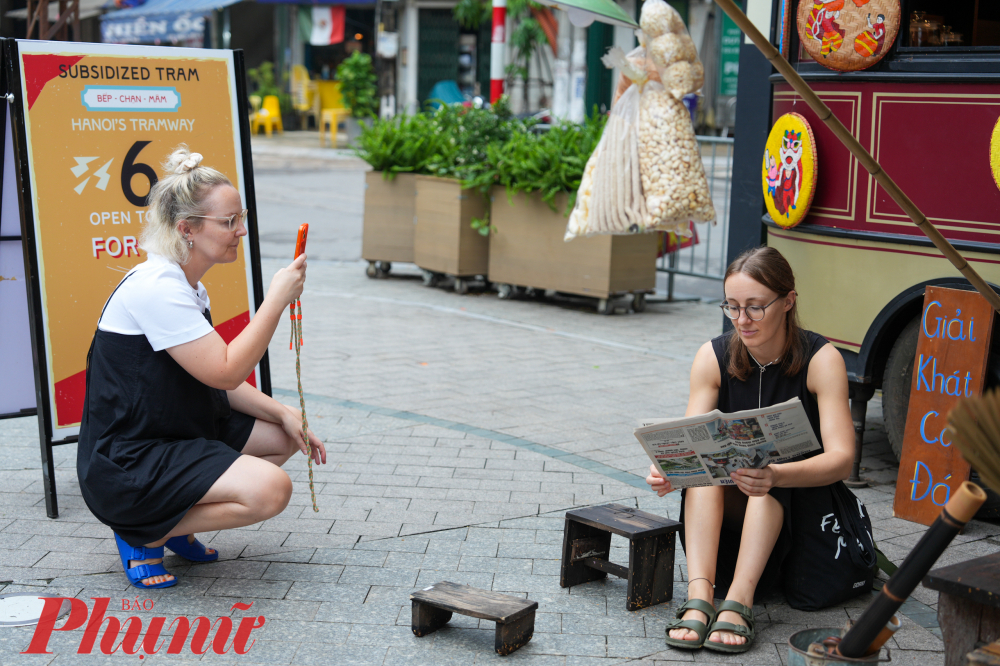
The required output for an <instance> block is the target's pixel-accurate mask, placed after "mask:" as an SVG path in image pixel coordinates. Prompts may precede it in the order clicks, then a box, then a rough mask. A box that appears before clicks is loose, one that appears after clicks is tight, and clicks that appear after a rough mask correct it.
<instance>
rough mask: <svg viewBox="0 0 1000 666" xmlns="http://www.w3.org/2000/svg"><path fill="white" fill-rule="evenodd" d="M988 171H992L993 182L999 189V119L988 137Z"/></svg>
mask: <svg viewBox="0 0 1000 666" xmlns="http://www.w3.org/2000/svg"><path fill="white" fill-rule="evenodd" d="M990 169H992V170H993V182H994V183H996V184H997V187H1000V119H998V120H997V124H996V126H994V128H993V136H992V137H990Z"/></svg>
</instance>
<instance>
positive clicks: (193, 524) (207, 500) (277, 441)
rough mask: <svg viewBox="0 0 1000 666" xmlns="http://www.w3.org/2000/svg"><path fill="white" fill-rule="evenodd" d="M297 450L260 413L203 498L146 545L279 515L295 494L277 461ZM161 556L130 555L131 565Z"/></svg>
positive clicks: (162, 578)
mask: <svg viewBox="0 0 1000 666" xmlns="http://www.w3.org/2000/svg"><path fill="white" fill-rule="evenodd" d="M298 450H299V449H298V446H296V445H295V442H294V441H293V440H292V439H291V438H289V437H288V436H287V435H285V431H284V430H282V429H281V426H279V425H277V424H274V423H270V422H268V421H261V420H260V419H257V421H256V423H254V426H253V431H251V433H250V439H248V440H247V443H246V445H245V446H244V447H243V452H242V453H243V455H242V456H240V457H239V458H237V459H236V461H235V462H234V463H233V464H232V465H231V466H230V467H229V469H228V470H226V471H225V473H223V475H222V476H220V477H219V478H218V480H217V481H216V482H215V483H214V484H212V487H211V488H209V490H208V492H207V493H205V496H204V497H202V498H201V501H199V502H198V503H197V504H196V505H194V506H193V507H191V509H190V510H189V511H188V512H187V514H185V516H184V517H183V518H182V519H181V521H180V522H179V523H177V525H175V526H174V528H173V529H172V530H170V532H169V533H168V534H167V536H165V537H163V538H162V539H160V540H159V541H154V542H152V543H147V544H146V546H147V547H148V548H157V547H159V546H162V545H163V544H165V543H166V542H167V539H169V538H171V537H175V536H180V535H188V538H189V540H191V541H193V540H194V534H195V533H196V532H209V531H212V530H222V529H229V528H233V527H244V526H246V525H253V524H254V523H258V522H260V521H262V520H267V519H268V518H273V517H274V516H276V515H278V514H279V513H281V512H282V511H284V509H285V507H286V506H288V500H289V499H290V498H291V495H292V482H291V479H289V478H288V474H286V473H285V472H283V471H282V470H281V469H280V468H279V467H278V465H283V464H284V463H285V461H286V460H288V459H289V458H290V457H292V455H293V454H295V452H296V451H298ZM209 550H210V549H209ZM212 552H214V551H212ZM162 561H163V560H162V559H161V558H155V559H151V560H130V561H129V567H134V566H136V565H139V564H159V563H160V562H162ZM173 578H174V577H173V576H171V575H167V576H153V577H152V578H146V579H144V580H143V583H145V584H146V585H155V584H156V583H159V582H164V581H168V580H173Z"/></svg>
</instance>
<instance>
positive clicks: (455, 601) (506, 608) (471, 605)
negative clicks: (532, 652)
mask: <svg viewBox="0 0 1000 666" xmlns="http://www.w3.org/2000/svg"><path fill="white" fill-rule="evenodd" d="M410 599H411V600H412V601H413V633H414V635H416V636H426V635H427V634H430V633H434V632H435V631H437V630H438V629H440V628H441V627H443V626H444V625H445V623H447V622H448V620H450V619H451V614H452V613H458V614H460V615H469V616H471V617H478V618H480V619H483V620H490V621H492V622H496V623H497V630H496V638H495V639H494V642H493V648H494V649H495V650H496V652H497V654H498V655H500V656H501V657H502V656H504V655H508V654H510V653H511V652H513V651H514V650H516V649H518V648H519V647H521V646H523V645H525V644H526V643H527V642H528V641H530V640H531V635H532V634H533V633H534V632H535V609H536V608H538V602H537V601H528V600H527V599H521V598H519V597H512V596H510V595H507V594H498V593H497V592H490V591H488V590H480V589H477V588H474V587H471V586H469V585H458V584H457V583H449V582H448V581H444V582H441V583H435V584H434V585H431V586H430V587H425V588H424V589H422V590H420V591H419V592H414V593H413V594H411V595H410Z"/></svg>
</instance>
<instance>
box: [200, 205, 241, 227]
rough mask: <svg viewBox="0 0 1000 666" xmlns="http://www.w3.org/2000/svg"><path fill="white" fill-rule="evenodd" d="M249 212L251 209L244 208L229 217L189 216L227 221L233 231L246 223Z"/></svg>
mask: <svg viewBox="0 0 1000 666" xmlns="http://www.w3.org/2000/svg"><path fill="white" fill-rule="evenodd" d="M249 213H250V211H249V210H247V209H246V208H244V209H243V210H241V211H240V212H238V213H236V214H235V215H230V216H229V217H211V216H209V215H189V216H188V217H200V218H203V219H206V220H220V221H222V222H225V223H226V224H227V225H228V226H229V230H230V231H232V230H233V229H235V228H236V227H237V226H238V225H241V224H246V221H247V215H249Z"/></svg>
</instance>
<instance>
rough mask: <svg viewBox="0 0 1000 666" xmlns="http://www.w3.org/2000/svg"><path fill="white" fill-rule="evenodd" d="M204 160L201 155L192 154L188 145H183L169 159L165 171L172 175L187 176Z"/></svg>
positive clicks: (164, 166) (165, 164)
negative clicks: (186, 174)
mask: <svg viewBox="0 0 1000 666" xmlns="http://www.w3.org/2000/svg"><path fill="white" fill-rule="evenodd" d="M203 159H204V157H202V155H201V153H192V152H191V151H190V150H188V147H187V146H186V145H184V144H181V145H180V146H178V147H177V150H175V151H174V152H172V153H171V154H170V156H169V157H168V158H167V161H166V162H165V163H164V165H163V170H164V171H166V172H167V173H172V174H185V173H188V172H189V171H191V170H192V169H196V168H197V167H198V166H199V165H200V164H201V161H202V160H203Z"/></svg>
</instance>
